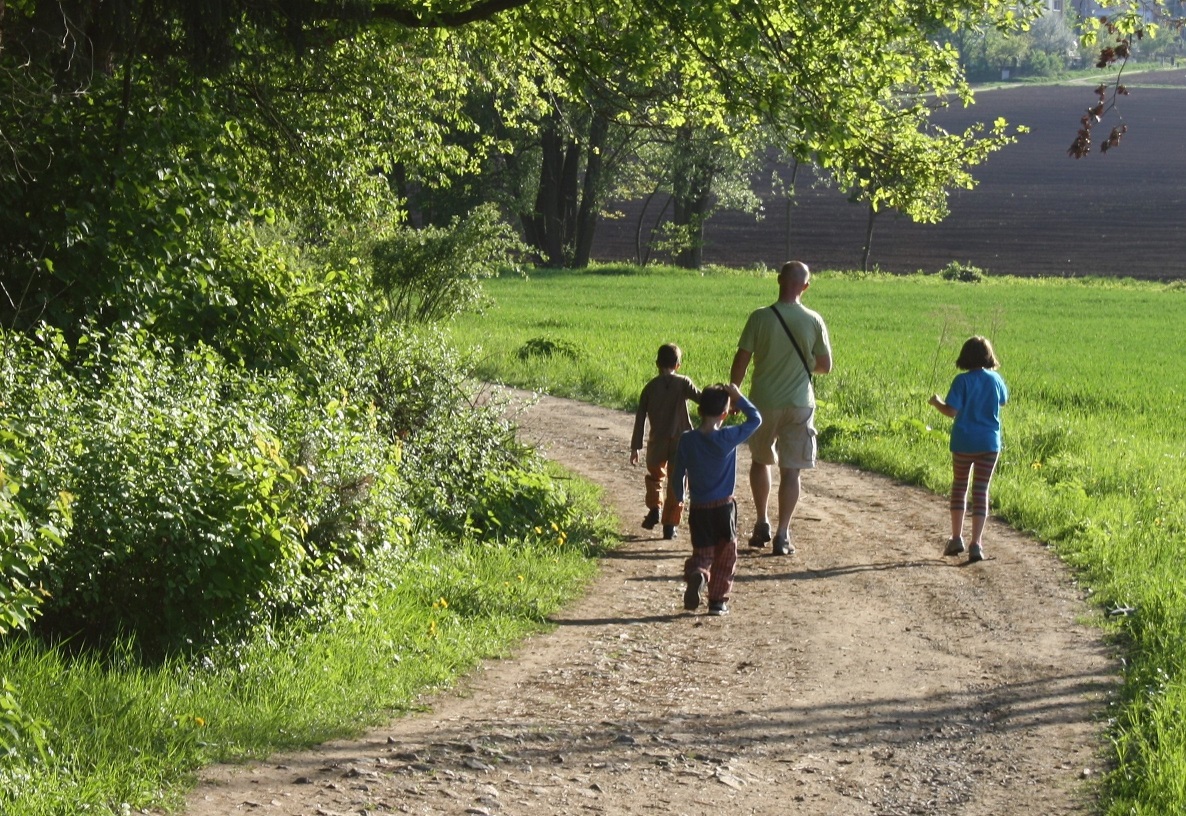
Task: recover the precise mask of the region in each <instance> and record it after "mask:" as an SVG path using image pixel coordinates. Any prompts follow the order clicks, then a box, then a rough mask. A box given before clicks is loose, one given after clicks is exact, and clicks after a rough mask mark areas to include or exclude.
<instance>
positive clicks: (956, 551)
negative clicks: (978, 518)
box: [943, 536, 964, 555]
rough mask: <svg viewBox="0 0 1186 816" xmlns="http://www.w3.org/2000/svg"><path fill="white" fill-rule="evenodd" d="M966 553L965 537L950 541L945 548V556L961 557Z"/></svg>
mask: <svg viewBox="0 0 1186 816" xmlns="http://www.w3.org/2000/svg"><path fill="white" fill-rule="evenodd" d="M963 551H964V537H963V536H956V537H955V538H951V539H948V541H947V546H946V547H944V548H943V554H944V555H960V554H962V553H963Z"/></svg>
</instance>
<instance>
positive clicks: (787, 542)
mask: <svg viewBox="0 0 1186 816" xmlns="http://www.w3.org/2000/svg"><path fill="white" fill-rule="evenodd" d="M774 554H775V555H794V554H795V545H794V544H792V543H791V534H790V533H789V532H788V533H787V534H786V536H785V537H784V536H778V537H777V538H775V539H774Z"/></svg>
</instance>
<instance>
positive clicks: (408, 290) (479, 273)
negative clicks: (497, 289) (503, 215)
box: [371, 205, 523, 323]
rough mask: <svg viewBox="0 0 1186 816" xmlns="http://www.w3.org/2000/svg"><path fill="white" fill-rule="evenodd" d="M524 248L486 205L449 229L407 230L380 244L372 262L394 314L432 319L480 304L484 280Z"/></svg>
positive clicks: (394, 316)
mask: <svg viewBox="0 0 1186 816" xmlns="http://www.w3.org/2000/svg"><path fill="white" fill-rule="evenodd" d="M522 250H523V246H522V243H521V242H520V241H519V239H518V238H517V237H516V236H515V234H514V232H513V231H512V230H511V228H510V227H509V226H508V225H506V224H505V223H503V222H502V220H501V219H500V217H499V215H498V210H497V209H496V208H495V207H494V206H493V205H482V206H480V207H478V208H476V209H475V210H474V211H473V212H471V213H470V214H469V216H468V217H466V218H464V219H461V218H455V219H453V221H452V223H451V224H450V225H449V227H447V228H444V229H442V228H438V227H425V228H424V229H419V230H417V229H404V230H401V231H399V232H398V233H396V234H395V235H394V236H392V237H390V238H387V239H384V240H381V241H378V242H376V243H375V245H374V247H373V249H372V251H371V261H372V263H373V265H374V281H375V284H376V285H377V286H378V287H379V289H380V290H381V291H383V292H384V293H385V294H386V295H387V299H388V308H389V313H390V316H391V318H392V319H393V320H395V321H396V322H416V323H427V322H430V321H433V320H441V319H445V318H450V317H453V316H454V315H457V314H460V313H461V312H463V311H465V310H467V309H471V308H475V307H477V306H478V305H479V304H480V302H481V291H480V289H479V281H481V280H482V279H484V278H489V277H491V276H493V275H494V274H495V272H496V271H497V270H498V266H499V265H500V264H504V263H506V262H507V261H508V259H509V258H510V257H511V256H513V255H514V254H515V253H517V252H520V251H522Z"/></svg>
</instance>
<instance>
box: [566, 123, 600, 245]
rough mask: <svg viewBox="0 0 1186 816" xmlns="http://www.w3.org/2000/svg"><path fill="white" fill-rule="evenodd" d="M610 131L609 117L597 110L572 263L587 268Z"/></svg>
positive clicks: (589, 143) (592, 124) (589, 145)
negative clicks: (604, 154)
mask: <svg viewBox="0 0 1186 816" xmlns="http://www.w3.org/2000/svg"><path fill="white" fill-rule="evenodd" d="M608 135H609V119H608V118H607V117H606V116H605V115H604V114H602V113H600V112H594V114H593V118H592V120H591V121H590V122H589V140H588V150H587V151H586V154H585V183H584V186H583V189H582V191H581V203H580V208H579V209H578V211H577V223H576V240H575V241H574V242H573V253H572V266H573V268H574V269H584V268H585V267H586V266H588V265H589V255H590V253H591V252H592V251H593V233H594V232H595V231H596V229H597V211H598V209H600V207H601V188H602V180H601V178H602V169H603V166H604V165H603V160H602V154H603V153H604V152H605V145H606V137H607V136H608Z"/></svg>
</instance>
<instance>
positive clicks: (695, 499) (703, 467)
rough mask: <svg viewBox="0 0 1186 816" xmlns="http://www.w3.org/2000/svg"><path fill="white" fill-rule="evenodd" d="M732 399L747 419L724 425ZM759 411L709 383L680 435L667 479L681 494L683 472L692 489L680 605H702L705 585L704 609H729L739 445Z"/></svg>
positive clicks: (730, 389)
mask: <svg viewBox="0 0 1186 816" xmlns="http://www.w3.org/2000/svg"><path fill="white" fill-rule="evenodd" d="M730 401H732V403H733V406H734V410H737V409H740V410H741V412H742V413H743V414H745V422H743V423H742V424H740V425H734V426H732V427H725V419H726V418H727V417H728V416H729V409H730ZM761 424H762V415H761V414H759V413H758V409H757V408H755V407H754V404H753V403H752V402H750V401H749V400H747V399H746V398H745V397H744V396H742V394H741V391H740V390H739V389H738V388H737V386H736V385H733V384H732V383H730V384H729V385H711V386H709V387H708V388H705V389H704V391H703V392H702V393H701V394H700V427H698V428H694V429H692V430H690V431H686V432H685V433H684V434H683V435H682V436H681V437H680V439H679V448H678V450H677V453H676V457H675V467H674V468H673V470H672V474H671V482H672V484H673V485H675V490H676V494H677V498H678V499H679V500H680V501H681V502H682V501H683V500H684V495H683V494H684V477H685V476H687V480H688V492H689V493H690V494H691V495H690V501H689V509H688V528H689V529H690V531H691V537H692V557H691V558H689V559H688V560H687V561H685V562H684V580H685V581H687V588H686V589H685V590H684V609H686V610H688V611H689V612H691V611H694V610H695V609H697V608H698V607H699V606H700V596H701V594H702V593H703V592H704V589H705V587H707V588H708V614H710V615H727V614H729V594H730V593H731V592H732V591H733V574H734V572H735V571H736V569H737V503H736V502H735V501H734V500H733V488H734V487H735V486H736V483H737V446H738V445H740V444H741V443H742V442H744V441H745V440H747V439H749V437H750V435H751V434H753V432H754V431H756V430H757V429H758V426H759V425H761Z"/></svg>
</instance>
